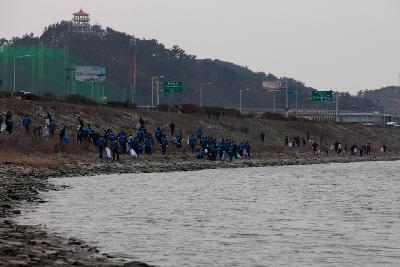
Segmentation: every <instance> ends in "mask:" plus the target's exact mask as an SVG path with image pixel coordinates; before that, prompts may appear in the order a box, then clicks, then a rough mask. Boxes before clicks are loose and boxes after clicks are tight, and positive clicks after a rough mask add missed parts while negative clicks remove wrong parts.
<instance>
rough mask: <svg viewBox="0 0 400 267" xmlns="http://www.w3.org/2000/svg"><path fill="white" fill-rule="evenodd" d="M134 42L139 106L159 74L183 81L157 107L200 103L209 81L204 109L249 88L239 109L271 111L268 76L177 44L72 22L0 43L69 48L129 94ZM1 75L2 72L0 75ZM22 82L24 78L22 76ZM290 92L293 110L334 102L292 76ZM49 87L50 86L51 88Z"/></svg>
mask: <svg viewBox="0 0 400 267" xmlns="http://www.w3.org/2000/svg"><path fill="white" fill-rule="evenodd" d="M133 37H134V38H136V40H137V49H138V54H137V62H138V63H137V64H138V65H137V91H136V97H135V102H136V103H137V104H138V105H149V104H151V77H153V76H158V75H164V76H165V77H166V79H167V80H176V81H182V82H183V85H184V91H183V93H181V94H170V95H168V96H166V97H162V98H161V103H174V104H177V103H194V104H198V103H199V86H200V84H202V83H208V82H212V83H213V84H212V85H208V86H206V87H204V88H203V105H204V106H222V107H238V106H239V91H240V90H241V89H246V88H250V89H252V90H251V91H248V92H246V93H245V94H244V95H243V107H253V108H265V107H269V108H271V107H272V106H273V95H272V94H271V93H265V92H263V91H262V90H261V84H262V81H264V80H275V79H277V77H275V76H274V75H273V74H266V73H264V72H254V71H252V70H250V69H249V68H247V67H244V66H240V65H236V64H233V63H230V62H224V61H220V60H218V59H215V60H212V59H197V58H196V56H194V55H190V54H187V53H186V52H185V51H184V50H183V49H182V48H180V47H179V46H173V47H172V48H170V49H168V48H166V47H165V46H164V45H163V44H162V43H160V42H159V41H157V40H154V39H152V40H147V39H138V38H137V37H135V36H132V35H128V34H126V33H123V32H118V31H115V30H113V29H111V28H109V27H107V28H105V29H104V28H102V27H101V26H99V25H94V26H92V27H91V32H90V33H84V34H83V33H75V32H72V31H71V22H67V21H61V22H59V23H55V24H52V25H50V26H48V27H46V28H45V30H44V32H43V34H42V35H41V36H40V37H37V36H34V35H33V34H30V35H28V34H26V35H24V36H22V37H14V38H12V39H11V40H6V39H1V40H0V45H3V44H5V43H8V44H9V45H11V46H21V45H26V46H29V45H37V44H38V43H39V42H42V43H43V44H44V46H46V47H50V48H63V47H65V46H66V47H68V50H69V54H70V57H71V58H72V57H73V58H79V59H80V61H81V62H85V64H87V65H102V66H106V68H107V79H108V80H109V81H112V82H113V83H115V84H116V85H117V87H116V88H115V89H113V90H121V91H123V92H128V93H126V94H125V95H126V98H127V99H130V96H129V89H128V88H129V66H130V65H129V43H130V40H131V38H133ZM0 75H1V74H0ZM21 79H23V78H21ZM286 79H287V80H288V86H289V89H290V90H292V91H297V92H298V108H299V109H301V108H304V109H306V108H321V109H327V108H329V109H334V108H335V103H315V102H312V101H310V100H309V98H310V97H311V91H312V90H315V89H314V88H311V87H307V86H305V84H304V83H302V82H300V81H297V80H295V79H292V78H286ZM50 89H51V88H50ZM319 89H320V90H324V89H323V88H319ZM340 97H341V101H340V109H343V110H347V109H351V110H377V109H379V103H378V102H377V101H374V100H373V99H371V98H368V97H364V95H361V94H359V95H357V96H351V95H350V94H348V93H341V96H340ZM289 103H290V108H293V109H294V108H295V97H294V96H291V97H290V99H289ZM276 107H277V108H283V107H284V97H283V96H278V97H276Z"/></svg>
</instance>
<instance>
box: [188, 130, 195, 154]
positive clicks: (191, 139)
mask: <svg viewBox="0 0 400 267" xmlns="http://www.w3.org/2000/svg"><path fill="white" fill-rule="evenodd" d="M189 146H190V148H191V149H192V151H194V149H195V148H196V137H194V135H193V134H192V135H191V136H190V138H189Z"/></svg>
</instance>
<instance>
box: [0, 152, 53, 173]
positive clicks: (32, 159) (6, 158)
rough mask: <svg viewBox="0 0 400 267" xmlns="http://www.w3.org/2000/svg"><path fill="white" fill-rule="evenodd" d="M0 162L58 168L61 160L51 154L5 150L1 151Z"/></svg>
mask: <svg viewBox="0 0 400 267" xmlns="http://www.w3.org/2000/svg"><path fill="white" fill-rule="evenodd" d="M0 164H14V165H19V166H31V167H36V168H38V167H45V168H49V169H57V168H58V167H59V165H60V164H59V162H58V160H57V159H55V158H53V157H51V156H50V155H42V154H29V155H27V154H23V153H21V152H17V151H4V152H3V153H0Z"/></svg>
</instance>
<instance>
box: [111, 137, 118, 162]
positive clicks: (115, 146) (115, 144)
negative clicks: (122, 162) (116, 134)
mask: <svg viewBox="0 0 400 267" xmlns="http://www.w3.org/2000/svg"><path fill="white" fill-rule="evenodd" d="M111 152H112V158H113V160H115V155H117V160H119V142H118V140H114V141H112V142H111Z"/></svg>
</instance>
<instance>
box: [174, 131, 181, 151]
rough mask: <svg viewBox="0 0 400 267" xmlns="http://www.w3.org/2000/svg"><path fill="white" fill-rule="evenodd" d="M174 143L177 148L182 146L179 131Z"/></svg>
mask: <svg viewBox="0 0 400 267" xmlns="http://www.w3.org/2000/svg"><path fill="white" fill-rule="evenodd" d="M175 145H176V148H178V149H179V148H181V147H182V132H179V133H178V134H177V135H176V136H175Z"/></svg>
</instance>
